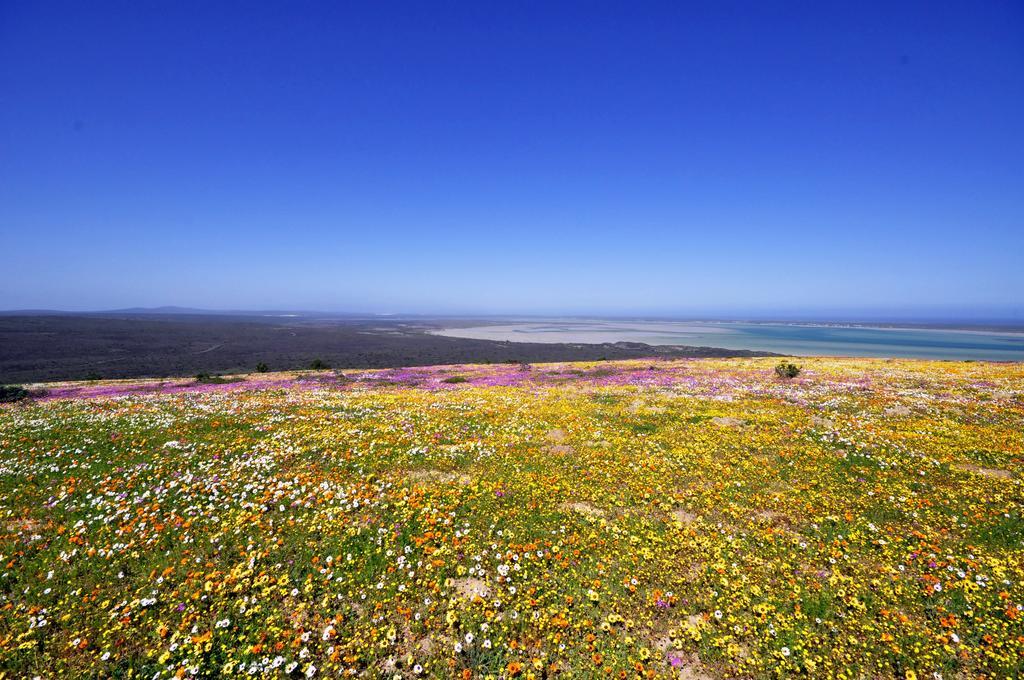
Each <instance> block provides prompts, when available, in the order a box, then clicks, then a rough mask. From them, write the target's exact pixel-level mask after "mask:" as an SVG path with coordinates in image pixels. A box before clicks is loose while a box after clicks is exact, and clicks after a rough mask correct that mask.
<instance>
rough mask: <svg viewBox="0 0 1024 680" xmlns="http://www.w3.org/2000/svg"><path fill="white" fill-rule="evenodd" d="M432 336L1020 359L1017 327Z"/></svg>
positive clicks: (679, 324)
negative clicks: (1002, 329)
mask: <svg viewBox="0 0 1024 680" xmlns="http://www.w3.org/2000/svg"><path fill="white" fill-rule="evenodd" d="M434 332H435V333H437V334H439V335H447V336H450V337H458V338H475V339H481V340H500V341H512V342H551V343H606V342H643V343H646V344H648V345H689V346H704V347H722V348H725V349H744V350H756V351H764V352H776V353H779V354H788V355H795V356H850V357H913V358H921V359H960V360H967V359H971V360H988V361H1024V333H1014V332H994V331H980V330H978V331H975V330H947V329H935V328H890V327H885V328H882V327H866V326H843V325H826V324H819V325H815V324H803V323H751V322H718V321H619V320H601V319H578V320H577V319H572V320H566V319H542V320H526V321H517V322H515V323H500V324H499V323H495V324H488V325H480V326H472V327H467V328H445V329H442V330H438V331H434Z"/></svg>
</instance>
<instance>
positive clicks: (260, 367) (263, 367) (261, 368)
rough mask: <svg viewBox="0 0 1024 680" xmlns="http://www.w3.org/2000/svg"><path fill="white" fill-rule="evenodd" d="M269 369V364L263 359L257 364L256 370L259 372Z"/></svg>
mask: <svg viewBox="0 0 1024 680" xmlns="http://www.w3.org/2000/svg"><path fill="white" fill-rule="evenodd" d="M269 370H270V369H269V368H267V365H266V364H265V363H263V362H262V361H261V362H259V363H258V364H256V372H257V373H266V372H267V371H269Z"/></svg>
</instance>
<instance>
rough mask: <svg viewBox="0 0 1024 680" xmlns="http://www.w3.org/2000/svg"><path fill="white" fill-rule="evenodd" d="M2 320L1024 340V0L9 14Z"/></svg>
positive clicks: (3, 74)
mask: <svg viewBox="0 0 1024 680" xmlns="http://www.w3.org/2000/svg"><path fill="white" fill-rule="evenodd" d="M0 237H2V243H3V244H4V251H5V255H6V257H5V258H4V264H5V269H6V272H5V275H4V276H3V277H2V280H0V309H4V308H6V309H14V308H62V309H103V308H114V307H127V306H136V305H144V306H149V305H184V306H196V307H207V308H235V309H271V308H272V309H319V310H337V311H342V310H349V311H369V312H427V313H429V312H446V313H457V312H472V313H481V312H492V313H503V312H513V313H528V312H534V313H619V314H621V313H636V314H654V313H661V314H683V315H686V314H697V315H716V314H717V315H726V316H727V315H730V314H741V315H746V316H751V315H757V314H768V315H771V314H777V313H780V312H783V313H790V314H793V315H800V314H822V315H826V316H827V315H835V316H837V317H843V316H851V315H857V314H860V315H869V316H870V315H872V314H876V315H889V316H900V315H906V316H908V317H909V316H921V315H927V316H931V317H936V318H941V317H943V316H949V317H953V316H977V317H979V318H981V317H986V316H992V317H1004V318H1014V317H1015V318H1021V317H1024V273H1022V272H1024V266H1021V263H1022V261H1024V5H1021V4H1020V3H1018V2H984V3H978V2H964V3H955V2H938V3H936V2H928V3H890V2H879V3H815V2H805V3H760V2H740V3H729V2H723V3H719V2H708V3H693V4H691V3H683V2H669V3H661V4H659V3H627V2H622V3H599V2H598V3H595V2H586V3H579V4H574V3H550V2H536V3H533V2H523V3H501V4H499V3H468V2H467V3H421V2H420V3H384V2H381V3H323V4H320V3H302V2H297V3H295V2H281V3H256V2H251V3H250V2H245V3H243V2H220V3H217V2H213V3H211V2H197V3H192V2H174V3H171V2H167V3H138V2H125V3H114V4H108V3H105V2H87V3H66V4H62V3H49V2H39V3H3V4H2V5H0Z"/></svg>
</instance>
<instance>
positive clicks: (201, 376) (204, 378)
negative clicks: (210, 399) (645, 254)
mask: <svg viewBox="0 0 1024 680" xmlns="http://www.w3.org/2000/svg"><path fill="white" fill-rule="evenodd" d="M196 382H197V383H201V384H203V385H223V384H224V383H230V382H238V380H237V379H232V378H225V377H224V376H222V375H210V374H209V373H197V374H196Z"/></svg>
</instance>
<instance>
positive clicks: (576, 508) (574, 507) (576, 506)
mask: <svg viewBox="0 0 1024 680" xmlns="http://www.w3.org/2000/svg"><path fill="white" fill-rule="evenodd" d="M561 508H562V509H563V510H571V511H572V512H578V513H580V514H581V515H588V516H590V517H604V516H605V515H606V514H607V513H606V512H605V511H604V510H602V509H601V508H599V507H597V506H594V505H591V504H590V503H583V502H581V501H576V502H575V503H563V504H562V506H561Z"/></svg>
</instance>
